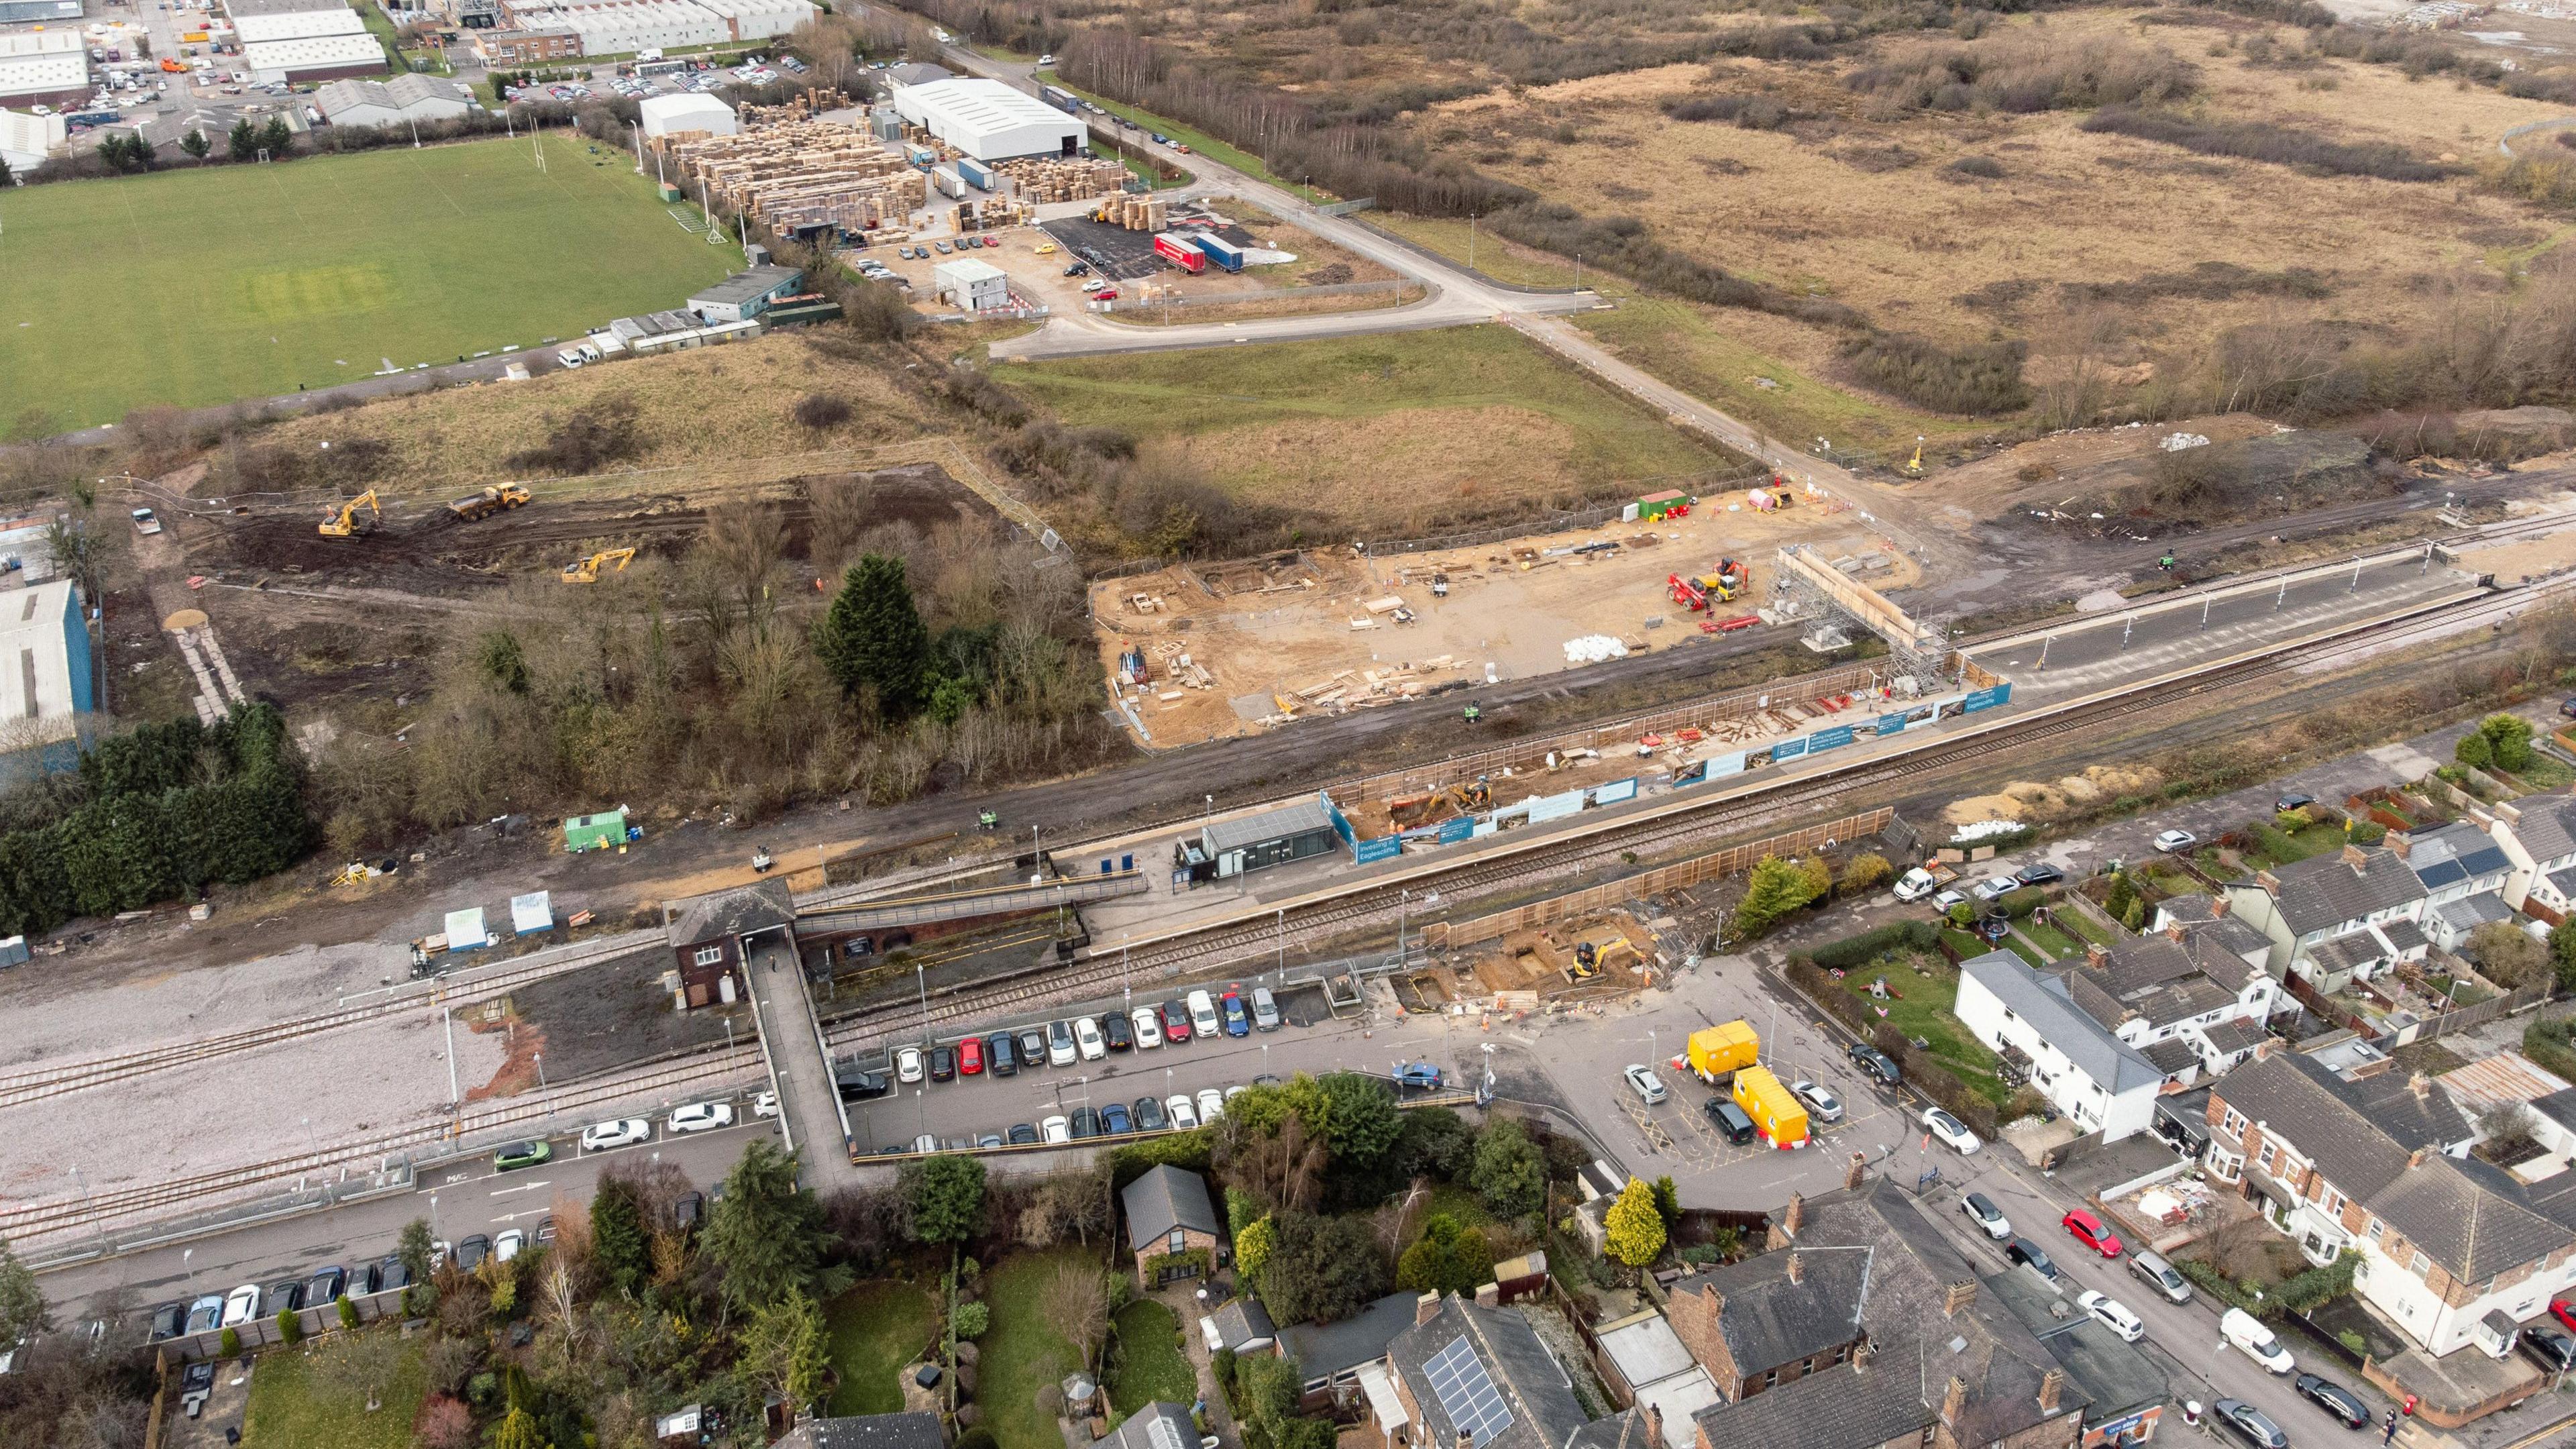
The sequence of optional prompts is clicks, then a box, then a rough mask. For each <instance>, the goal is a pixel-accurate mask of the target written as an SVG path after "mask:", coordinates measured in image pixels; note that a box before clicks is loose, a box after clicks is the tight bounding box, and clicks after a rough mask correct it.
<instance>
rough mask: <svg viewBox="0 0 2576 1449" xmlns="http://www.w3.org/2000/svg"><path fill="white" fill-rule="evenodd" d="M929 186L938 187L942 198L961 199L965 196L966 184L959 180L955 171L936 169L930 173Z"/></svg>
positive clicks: (942, 167) (944, 168) (945, 168)
mask: <svg viewBox="0 0 2576 1449" xmlns="http://www.w3.org/2000/svg"><path fill="white" fill-rule="evenodd" d="M930 184H931V185H933V186H936V187H938V188H939V194H940V195H942V196H951V197H958V198H963V197H964V196H965V195H966V183H965V182H964V181H963V180H961V179H959V177H958V175H957V173H956V172H955V171H953V170H951V169H949V168H948V167H945V166H941V167H936V168H934V169H933V170H932V171H931V173H930Z"/></svg>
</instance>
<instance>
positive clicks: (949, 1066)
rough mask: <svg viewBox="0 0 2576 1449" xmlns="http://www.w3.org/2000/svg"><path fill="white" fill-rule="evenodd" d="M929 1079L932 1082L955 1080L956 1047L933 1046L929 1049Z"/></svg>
mask: <svg viewBox="0 0 2576 1449" xmlns="http://www.w3.org/2000/svg"><path fill="white" fill-rule="evenodd" d="M930 1079H931V1080H932V1081H934V1082H953V1081H955V1080H957V1048H955V1047H953V1046H935V1047H932V1048H931V1049H930Z"/></svg>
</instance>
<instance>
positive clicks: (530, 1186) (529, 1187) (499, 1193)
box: [491, 1178, 553, 1197]
mask: <svg viewBox="0 0 2576 1449" xmlns="http://www.w3.org/2000/svg"><path fill="white" fill-rule="evenodd" d="M552 1182H553V1179H551V1178H547V1179H544V1180H541V1181H538V1182H523V1183H521V1184H519V1185H518V1186H517V1187H496V1188H494V1189H492V1192H491V1195H492V1196H493V1197H508V1196H509V1195H510V1194H512V1193H514V1192H534V1191H536V1190H537V1189H538V1188H541V1187H547V1186H550V1185H551V1184H552Z"/></svg>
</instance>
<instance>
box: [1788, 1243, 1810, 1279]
mask: <svg viewBox="0 0 2576 1449" xmlns="http://www.w3.org/2000/svg"><path fill="white" fill-rule="evenodd" d="M1789 1281H1790V1282H1792V1283H1804V1282H1806V1281H1807V1260H1806V1257H1805V1256H1804V1255H1803V1254H1801V1253H1800V1252H1799V1251H1798V1250H1797V1249H1795V1248H1791V1249H1790V1250H1789Z"/></svg>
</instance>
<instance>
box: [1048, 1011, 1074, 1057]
mask: <svg viewBox="0 0 2576 1449" xmlns="http://www.w3.org/2000/svg"><path fill="white" fill-rule="evenodd" d="M1075 1055H1076V1052H1075V1049H1074V1045H1073V1023H1072V1022H1069V1021H1050V1022H1048V1023H1047V1064H1048V1065H1049V1066H1057V1067H1069V1066H1072V1065H1073V1059H1074V1057H1075Z"/></svg>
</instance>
